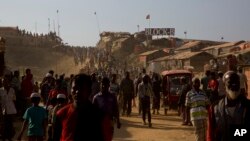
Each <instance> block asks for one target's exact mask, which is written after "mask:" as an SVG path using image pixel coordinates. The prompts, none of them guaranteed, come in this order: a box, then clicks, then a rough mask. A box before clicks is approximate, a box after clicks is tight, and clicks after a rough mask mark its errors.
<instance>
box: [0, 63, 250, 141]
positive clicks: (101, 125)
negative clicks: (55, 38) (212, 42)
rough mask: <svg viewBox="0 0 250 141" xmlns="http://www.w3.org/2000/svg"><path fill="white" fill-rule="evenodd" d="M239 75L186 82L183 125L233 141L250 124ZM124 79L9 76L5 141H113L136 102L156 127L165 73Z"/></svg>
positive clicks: (4, 87)
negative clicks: (18, 121) (19, 122)
mask: <svg viewBox="0 0 250 141" xmlns="http://www.w3.org/2000/svg"><path fill="white" fill-rule="evenodd" d="M237 71H238V72H237ZM237 71H233V70H229V71H227V72H226V73H222V72H214V71H212V72H211V71H209V70H208V71H206V73H205V76H204V77H202V78H201V79H199V78H198V77H193V78H192V82H191V83H189V81H188V80H186V79H185V78H183V79H181V84H182V88H181V92H180V98H179V102H178V104H179V109H180V110H181V115H182V117H183V123H182V125H191V126H194V129H195V136H196V140H197V141H205V140H209V141H224V140H230V133H231V131H230V130H231V127H234V126H244V127H249V126H250V122H249V120H247V119H249V118H250V111H249V100H248V99H247V98H246V97H247V91H248V87H247V78H246V76H245V74H244V73H243V71H242V68H241V67H238V69H237ZM105 74H109V75H105ZM120 76H121V74H119V73H100V72H93V73H92V74H91V75H89V74H85V73H79V74H77V75H74V74H72V75H70V76H69V77H65V75H64V74H62V75H59V76H58V75H56V74H54V71H53V70H51V71H48V73H47V74H46V75H45V77H44V78H43V80H42V81H41V83H40V84H39V83H38V82H35V81H34V79H33V74H32V71H31V70H30V69H26V73H25V75H24V76H22V77H21V79H20V78H19V77H20V74H19V72H18V71H14V72H13V74H12V73H10V74H6V75H5V76H4V77H3V79H2V80H1V81H0V82H1V83H0V86H1V89H0V102H1V104H0V108H1V111H2V112H0V114H1V115H0V118H1V119H0V121H1V122H0V123H1V129H0V131H1V132H0V134H1V136H2V139H3V140H9V141H11V140H12V138H13V137H14V136H15V135H17V136H18V138H17V139H18V140H21V139H22V137H23V133H24V131H25V130H26V129H28V130H27V131H28V132H27V136H28V139H29V141H36V140H37V141H42V140H45V137H46V140H48V141H66V140H67V141H70V140H72V141H73V140H74V141H75V140H76V141H78V140H79V141H80V140H84V139H85V138H91V139H92V140H96V141H111V140H112V138H113V134H114V131H115V127H116V128H118V129H119V128H121V126H122V123H121V121H120V116H127V117H130V116H131V113H132V107H133V106H135V105H136V102H135V101H136V100H138V105H137V107H138V114H139V115H140V116H141V118H142V124H143V126H148V127H149V128H150V127H152V126H153V125H152V116H151V114H160V113H159V110H160V107H161V104H160V103H161V98H162V96H163V95H162V93H161V92H162V77H161V75H159V74H157V73H151V72H150V73H146V70H145V69H143V70H142V71H141V72H140V73H139V74H138V75H136V77H135V78H133V77H131V74H130V72H128V71H125V72H124V76H123V77H120ZM118 78H120V79H118ZM201 86H202V87H201ZM20 116H21V117H22V119H23V126H22V128H21V130H20V131H16V130H15V128H14V126H13V118H15V117H20ZM83 134H84V135H83Z"/></svg>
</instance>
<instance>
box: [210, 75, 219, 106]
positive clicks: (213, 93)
mask: <svg viewBox="0 0 250 141" xmlns="http://www.w3.org/2000/svg"><path fill="white" fill-rule="evenodd" d="M210 77H211V78H210V80H209V82H208V89H209V90H210V96H209V99H210V102H211V103H212V104H213V103H216V102H217V101H218V100H219V99H218V97H219V95H218V88H219V82H218V80H217V79H216V73H215V72H211V73H210Z"/></svg>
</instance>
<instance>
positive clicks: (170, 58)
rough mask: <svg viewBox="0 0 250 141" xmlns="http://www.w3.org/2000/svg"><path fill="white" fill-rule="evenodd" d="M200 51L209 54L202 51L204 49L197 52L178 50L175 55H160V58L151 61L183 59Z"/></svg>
mask: <svg viewBox="0 0 250 141" xmlns="http://www.w3.org/2000/svg"><path fill="white" fill-rule="evenodd" d="M201 53H204V54H209V53H207V52H204V51H198V52H191V51H186V52H180V53H178V54H175V55H169V56H164V57H161V58H157V59H155V60H153V61H154V62H160V61H165V60H175V59H178V60H183V59H188V58H191V57H193V56H195V55H198V54H201Z"/></svg>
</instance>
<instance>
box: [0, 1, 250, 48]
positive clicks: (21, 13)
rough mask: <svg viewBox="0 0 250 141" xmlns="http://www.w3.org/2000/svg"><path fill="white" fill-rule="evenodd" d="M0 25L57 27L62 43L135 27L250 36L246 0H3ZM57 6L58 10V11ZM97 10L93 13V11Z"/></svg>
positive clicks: (87, 41) (86, 41) (198, 35)
mask: <svg viewBox="0 0 250 141" xmlns="http://www.w3.org/2000/svg"><path fill="white" fill-rule="evenodd" d="M0 9H1V10H0V11H1V12H0V26H19V27H20V28H21V29H26V30H29V31H32V32H35V31H36V30H35V29H37V32H39V33H47V32H48V29H49V28H48V23H49V22H48V18H49V19H50V29H51V30H54V25H53V21H54V23H55V28H56V31H57V21H58V19H59V23H60V26H61V28H60V37H61V38H62V39H63V41H64V43H68V44H70V45H80V46H83V45H85V46H95V45H96V43H97V42H98V40H99V30H98V22H97V21H99V27H100V30H101V32H102V31H125V32H130V33H134V32H136V31H137V30H138V29H137V25H140V30H144V28H146V27H148V26H149V24H148V21H147V20H146V15H147V14H150V17H151V27H159V28H164V27H173V28H175V29H176V37H179V38H185V36H184V31H185V30H186V31H187V38H190V39H206V40H220V39H221V37H224V40H225V41H237V40H250V16H249V14H250V0H4V1H1V5H0ZM57 10H58V14H57ZM95 12H96V15H95V14H94V13H95Z"/></svg>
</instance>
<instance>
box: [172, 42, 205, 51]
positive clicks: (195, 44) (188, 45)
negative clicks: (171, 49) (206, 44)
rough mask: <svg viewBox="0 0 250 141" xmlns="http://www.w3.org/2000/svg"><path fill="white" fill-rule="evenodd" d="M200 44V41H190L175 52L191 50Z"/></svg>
mask: <svg viewBox="0 0 250 141" xmlns="http://www.w3.org/2000/svg"><path fill="white" fill-rule="evenodd" d="M200 43H201V41H191V42H188V43H186V44H184V45H183V46H181V47H178V48H177V49H176V50H184V49H188V48H192V47H194V46H197V45H199V44H200Z"/></svg>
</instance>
